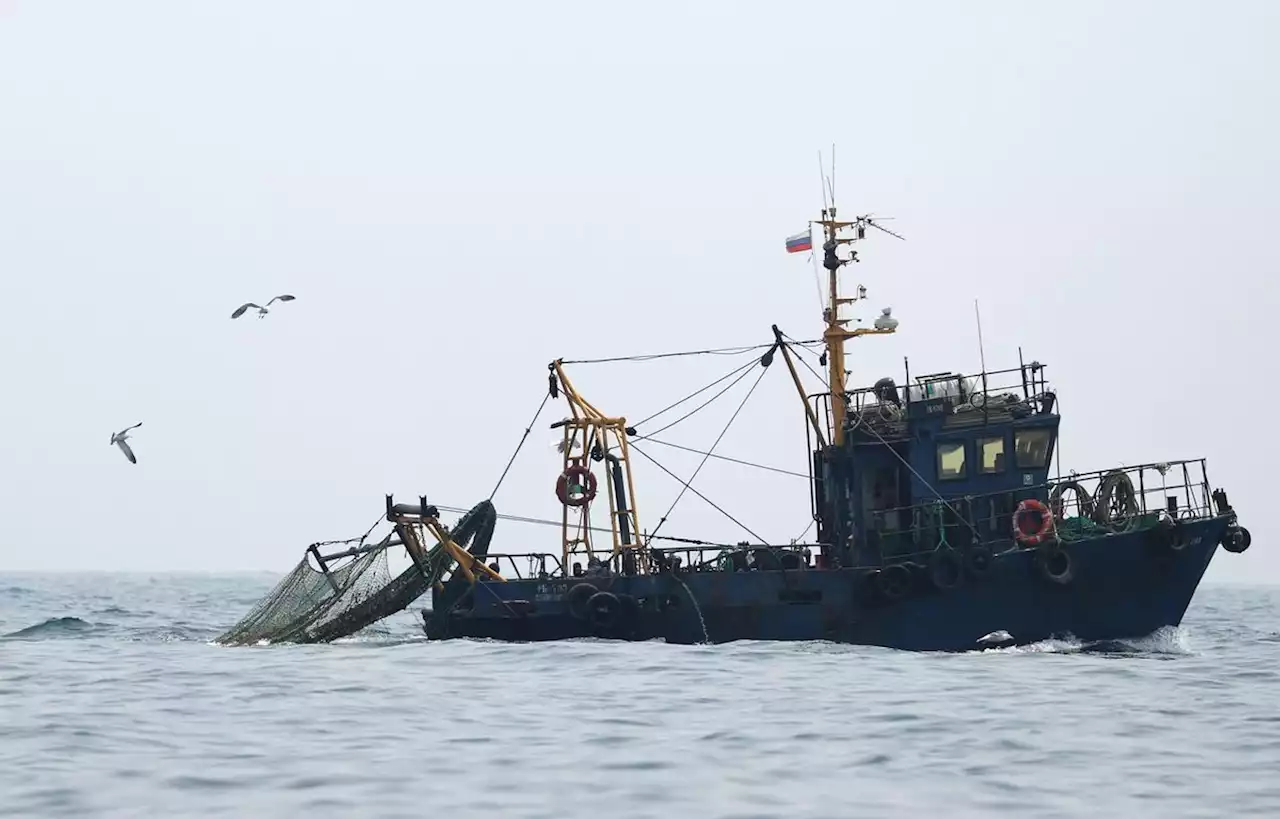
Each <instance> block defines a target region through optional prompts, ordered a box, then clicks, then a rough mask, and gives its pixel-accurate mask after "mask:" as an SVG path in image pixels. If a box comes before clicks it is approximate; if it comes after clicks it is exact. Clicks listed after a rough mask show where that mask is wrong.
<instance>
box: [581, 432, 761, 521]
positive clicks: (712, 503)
mask: <svg viewBox="0 0 1280 819" xmlns="http://www.w3.org/2000/svg"><path fill="white" fill-rule="evenodd" d="M631 448H632V449H634V450H635V451H636V452H639V453H640V454H641V455H643V456H645V457H646V458H648V459H649V460H650V461H651V462H652V463H653V465H654V466H656V467H658V468H659V469H661V470H662V471H663V472H665V473H667V474H668V475H670V476H671V477H672V478H673V479H675V480H676V481H679V482H680V483H682V484H684V487H685V489H688V490H689V491H690V492H692V493H693V494H695V495H697V496H698V497H700V498H702V499H703V500H704V501H706V502H707V503H708V504H710V506H711V507H712V508H713V509H715V510H716V511H717V512H719V513H720V514H722V515H724V516H725V517H726V518H728V519H729V520H731V521H733V522H734V523H736V524H737V525H738V526H739V527H741V528H742V531H744V532H746V533H747V534H749V535H751V536H752V537H753V538H755V539H756V540H758V541H760V542H761V543H763V544H764V545H766V546H768V545H769V541H767V540H765V539H764V538H762V537H760V536H759V535H757V534H756V533H755V532H753V531H751V530H750V529H748V528H747V525H746V524H745V523H743V522H742V521H740V520H738V519H737V518H735V517H734V516H733V515H731V514H729V513H728V512H726V511H724V510H723V509H721V508H720V507H719V506H718V505H717V504H716V503H715V501H713V500H711V499H710V498H708V497H707V496H706V495H704V494H702V493H701V492H699V491H698V490H696V489H694V488H693V487H692V486H690V485H689V484H687V483H685V482H684V481H683V480H681V479H680V476H678V475H676V474H675V473H674V472H672V471H671V470H670V469H667V468H666V467H665V466H663V465H662V464H660V463H658V462H657V461H656V460H654V459H653V456H652V455H650V454H649V453H647V452H645V451H644V450H643V449H641V448H640V447H638V446H634V445H633V446H632V447H631ZM681 494H683V492H682V493H681ZM668 512H670V510H668ZM663 520H666V518H663ZM556 525H557V526H559V525H560V524H559V523H556ZM655 531H656V530H655ZM649 539H650V540H666V539H667V538H664V537H662V536H661V535H649Z"/></svg>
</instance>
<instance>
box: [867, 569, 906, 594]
mask: <svg viewBox="0 0 1280 819" xmlns="http://www.w3.org/2000/svg"><path fill="white" fill-rule="evenodd" d="M870 580H871V587H872V588H873V589H875V591H876V593H877V594H878V595H879V596H880V598H881V599H883V600H885V601H887V602H890V603H892V602H894V601H897V600H901V599H902V598H903V597H904V596H906V593H907V588H908V587H909V586H910V585H911V570H910V569H908V568H907V567H906V566H905V565H904V564H902V563H892V564H890V565H888V566H885V567H884V568H882V569H876V570H875V571H874V572H872V573H871V577H870Z"/></svg>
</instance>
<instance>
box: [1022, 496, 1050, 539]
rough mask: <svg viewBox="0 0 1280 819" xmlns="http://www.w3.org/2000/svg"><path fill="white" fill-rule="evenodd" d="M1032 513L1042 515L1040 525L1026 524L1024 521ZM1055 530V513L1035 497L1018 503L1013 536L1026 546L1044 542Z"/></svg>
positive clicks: (1026, 520)
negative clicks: (1052, 513) (1051, 512)
mask: <svg viewBox="0 0 1280 819" xmlns="http://www.w3.org/2000/svg"><path fill="white" fill-rule="evenodd" d="M1032 514H1038V515H1039V516H1040V523H1039V525H1035V524H1032V525H1030V526H1024V525H1023V524H1024V522H1028V519H1029V518H1030V516H1031V515H1032ZM1052 531H1053V515H1051V514H1050V513H1049V510H1048V508H1046V507H1045V505H1044V504H1043V503H1041V502H1040V501H1038V500H1036V499H1035V498H1027V499H1026V500H1024V501H1023V502H1022V503H1020V504H1018V509H1017V511H1016V512H1014V513H1013V536H1014V538H1015V539H1016V540H1017V541H1018V542H1019V543H1021V544H1022V545H1024V546H1036V545H1039V544H1040V543H1042V542H1044V540H1045V539H1046V538H1047V537H1049V534H1050V532H1052Z"/></svg>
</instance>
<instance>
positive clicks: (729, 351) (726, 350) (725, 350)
mask: <svg viewBox="0 0 1280 819" xmlns="http://www.w3.org/2000/svg"><path fill="white" fill-rule="evenodd" d="M796 343H797V344H821V343H823V342H822V341H821V339H814V340H810V341H798V342H796ZM772 346H773V342H769V343H768V344H754V345H751V346H749V347H720V348H717V349H711V350H688V351H685V352H679V353H650V354H648V355H628V356H617V357H615V358H578V359H563V360H561V362H560V363H561V364H611V363H614V362H618V361H655V360H657V359H660V358H677V357H679V356H690V355H743V354H744V353H749V352H752V351H753V350H766V349H768V348H770V347H772Z"/></svg>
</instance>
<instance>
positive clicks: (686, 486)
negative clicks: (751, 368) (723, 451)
mask: <svg viewBox="0 0 1280 819" xmlns="http://www.w3.org/2000/svg"><path fill="white" fill-rule="evenodd" d="M767 372H769V368H768V367H764V366H762V367H761V368H760V375H759V376H757V377H756V381H755V383H754V384H752V385H751V389H749V390H747V394H746V395H744V396H743V397H742V401H741V402H739V403H738V408H737V409H736V410H734V411H733V415H731V416H730V417H729V422H728V423H726V424H725V425H724V429H722V430H720V434H719V435H718V436H716V440H715V443H713V444H712V445H711V449H709V450H707V453H706V454H705V455H703V456H702V462H701V463H699V464H698V468H697V469H695V470H693V474H692V475H690V476H689V480H688V481H687V482H686V481H681V483H683V484H684V488H683V489H681V490H680V494H679V495H676V499H675V500H673V501H672V502H671V506H670V507H669V508H668V509H667V512H666V514H665V515H663V516H662V517H661V519H659V520H658V525H657V526H655V527H653V531H654V532H657V531H658V530H659V529H661V528H662V524H664V523H666V522H667V518H668V517H670V516H671V513H672V512H673V511H674V510H675V508H676V504H678V503H679V502H680V499H681V498H683V497H684V493H685V492H686V491H688V490H689V488H690V486H689V485H690V484H692V483H693V481H694V480H695V479H696V478H697V477H698V473H699V472H701V471H702V467H704V466H706V465H707V461H708V460H710V459H711V453H712V452H714V451H715V448H716V447H717V446H719V445H720V441H721V440H723V439H724V436H725V433H727V432H728V431H729V427H731V426H733V422H734V421H736V420H738V414H739V413H740V412H742V408H743V407H745V406H746V405H747V401H748V400H750V398H751V395H752V393H754V392H755V391H756V387H758V386H760V382H761V381H763V380H764V375H765V373H767ZM743 375H746V373H743ZM739 380H741V379H739ZM734 383H737V382H734ZM645 457H648V456H647V455H646V456H645ZM649 460H653V459H652V458H650V459H649ZM655 463H657V462H656V461H655ZM739 525H740V526H741V524H739ZM742 528H744V529H746V527H745V526H743V527H742ZM747 531H749V532H750V531H751V530H750V529H747ZM751 534H752V536H753V537H756V538H758V539H760V540H761V542H765V541H764V539H763V538H760V536H759V535H757V534H755V533H754V532H752V533H751Z"/></svg>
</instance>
